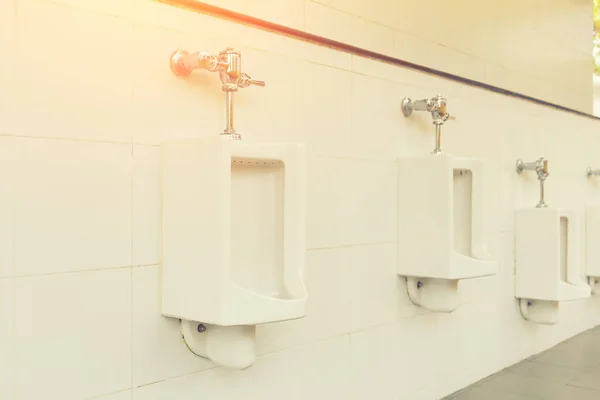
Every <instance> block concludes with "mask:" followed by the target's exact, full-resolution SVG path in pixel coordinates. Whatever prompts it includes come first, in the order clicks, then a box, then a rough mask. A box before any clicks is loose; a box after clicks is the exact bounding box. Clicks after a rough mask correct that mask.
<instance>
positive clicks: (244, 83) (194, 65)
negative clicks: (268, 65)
mask: <svg viewBox="0 0 600 400" xmlns="http://www.w3.org/2000/svg"><path fill="white" fill-rule="evenodd" d="M170 64H171V71H173V73H174V74H175V75H177V76H181V77H185V76H188V75H190V74H191V73H192V71H193V70H195V69H205V70H208V71H211V72H218V73H219V78H220V79H221V84H222V85H221V89H222V90H223V91H224V92H225V95H226V108H225V112H226V120H227V121H226V125H225V130H224V131H223V133H222V135H231V137H232V138H233V139H241V136H240V135H239V134H238V133H237V132H236V131H235V129H234V127H233V93H235V92H237V91H238V89H240V88H242V89H243V88H246V87H248V86H250V85H256V86H261V87H264V86H265V82H264V81H258V80H255V79H252V78H251V77H250V75H248V74H246V73H244V72H242V55H241V53H240V52H239V51H236V50H234V49H233V48H231V47H228V48H226V49H225V50H223V51H221V52H220V53H219V54H218V55H215V54H211V53H208V52H205V51H197V52H195V53H188V52H187V51H185V50H183V49H178V50H175V51H174V52H173V54H171V63H170Z"/></svg>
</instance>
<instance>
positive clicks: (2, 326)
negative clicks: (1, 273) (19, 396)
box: [0, 279, 14, 400]
mask: <svg viewBox="0 0 600 400" xmlns="http://www.w3.org/2000/svg"><path fill="white" fill-rule="evenodd" d="M13 320H14V313H13V280H12V279H0V398H2V399H7V400H11V399H13V369H14V356H13V350H14V336H13Z"/></svg>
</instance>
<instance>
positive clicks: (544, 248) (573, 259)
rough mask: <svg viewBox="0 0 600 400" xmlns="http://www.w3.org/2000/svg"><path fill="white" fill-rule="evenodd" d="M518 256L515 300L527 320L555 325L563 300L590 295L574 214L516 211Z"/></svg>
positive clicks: (541, 209) (546, 209) (569, 212)
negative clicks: (581, 273)
mask: <svg viewBox="0 0 600 400" xmlns="http://www.w3.org/2000/svg"><path fill="white" fill-rule="evenodd" d="M515 256H516V276H515V280H516V292H515V297H517V298H518V299H519V302H520V309H521V314H522V315H523V317H524V318H525V319H527V320H530V321H533V322H537V323H540V324H555V323H556V322H557V321H558V311H559V304H560V302H561V301H568V300H576V299H583V298H586V297H589V296H590V287H589V286H588V285H587V284H586V282H585V281H584V280H583V279H582V278H580V277H579V271H578V267H579V263H578V261H579V260H578V257H577V219H576V217H575V213H574V212H573V211H566V210H560V209H555V208H529V209H521V210H517V212H516V219H515Z"/></svg>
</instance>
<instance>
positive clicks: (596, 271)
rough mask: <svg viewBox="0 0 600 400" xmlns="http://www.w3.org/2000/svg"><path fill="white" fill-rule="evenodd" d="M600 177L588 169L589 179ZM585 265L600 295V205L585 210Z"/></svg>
mask: <svg viewBox="0 0 600 400" xmlns="http://www.w3.org/2000/svg"><path fill="white" fill-rule="evenodd" d="M598 175H600V170H593V169H591V168H588V170H587V176H588V178H590V177H593V176H598ZM585 232H586V236H585V239H586V245H585V255H586V257H585V263H586V275H587V276H588V281H589V285H590V287H591V289H592V293H594V294H598V293H600V204H588V205H587V206H586V208H585Z"/></svg>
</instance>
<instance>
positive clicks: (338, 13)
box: [206, 0, 594, 113]
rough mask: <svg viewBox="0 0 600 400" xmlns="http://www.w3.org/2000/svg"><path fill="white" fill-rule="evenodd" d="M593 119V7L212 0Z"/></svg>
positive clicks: (562, 0) (461, 0)
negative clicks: (528, 97) (544, 101)
mask: <svg viewBox="0 0 600 400" xmlns="http://www.w3.org/2000/svg"><path fill="white" fill-rule="evenodd" d="M206 2H207V3H211V4H214V5H217V6H221V7H225V8H228V9H232V10H234V11H238V12H242V13H245V14H248V15H252V16H254V17H258V18H262V19H265V20H267V21H271V22H276V23H280V24H282V25H286V26H292V27H294V28H296V29H300V30H306V31H308V32H311V33H314V34H317V35H322V36H325V37H328V38H331V39H335V40H339V41H341V42H344V43H350V44H353V45H355V46H359V47H363V48H367V49H370V50H373V51H376V52H379V53H383V54H386V55H390V56H393V57H397V58H401V59H403V60H408V61H411V62H414V63H417V64H421V65H426V66H429V67H433V68H437V69H440V70H442V71H446V72H450V73H454V74H457V75H460V76H464V77H468V78H471V79H475V80H477V81H480V82H485V83H489V84H492V85H495V86H499V87H501V88H504V89H509V90H513V91H516V92H519V93H524V94H527V95H529V96H533V97H536V98H540V99H543V100H546V101H550V102H553V103H556V104H560V105H564V106H567V107H570V108H575V109H577V110H580V111H584V112H589V113H591V112H592V109H593V100H592V98H593V90H592V71H593V65H594V62H593V57H592V30H593V26H592V1H591V0H550V1H548V0H527V1H522V0H503V1H472V0H453V1H446V0H429V1H416V0H403V1H387V0H352V1H348V0H287V1H277V0H261V1H250V0H208V1H206Z"/></svg>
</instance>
